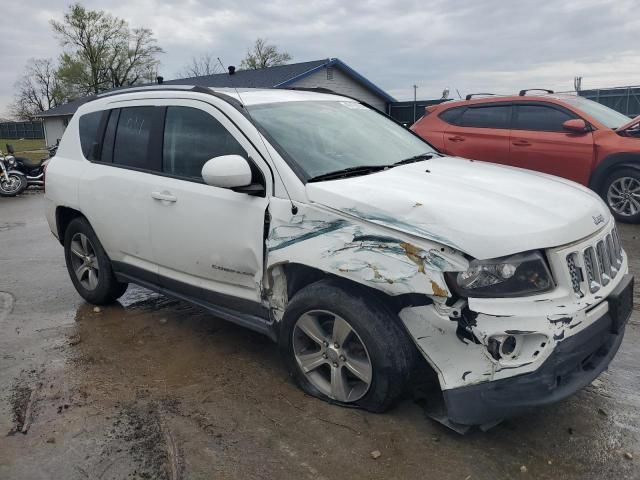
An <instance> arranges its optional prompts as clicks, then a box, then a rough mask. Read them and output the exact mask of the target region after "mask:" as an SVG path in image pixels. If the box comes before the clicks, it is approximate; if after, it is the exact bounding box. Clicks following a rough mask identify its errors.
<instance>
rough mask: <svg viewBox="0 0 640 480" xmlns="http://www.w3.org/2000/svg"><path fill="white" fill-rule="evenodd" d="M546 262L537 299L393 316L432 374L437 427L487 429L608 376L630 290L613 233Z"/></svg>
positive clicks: (474, 301)
mask: <svg viewBox="0 0 640 480" xmlns="http://www.w3.org/2000/svg"><path fill="white" fill-rule="evenodd" d="M598 248H599V249H600V252H601V254H600V256H598V255H597V254H596V255H594V257H593V259H594V262H593V263H591V252H592V251H593V252H596V251H597V250H598ZM546 257H547V260H548V265H549V270H550V272H552V278H553V279H554V282H555V283H554V286H553V288H548V289H546V290H545V291H544V292H542V293H537V294H534V295H528V296H513V297H506V298H505V297H503V298H466V299H464V300H463V299H461V300H458V301H457V302H456V303H455V304H453V306H451V307H442V306H439V305H437V304H433V305H428V306H421V307H416V308H406V309H404V310H403V311H401V312H400V318H401V319H402V320H403V322H404V323H405V325H406V326H407V328H408V330H409V331H410V332H411V334H412V336H413V337H414V339H416V342H417V345H418V346H419V348H420V349H421V351H422V352H423V354H424V355H425V357H428V358H429V361H430V363H431V365H432V366H433V367H434V369H436V371H437V373H438V376H439V379H440V384H441V387H442V390H443V396H444V401H445V405H446V414H445V415H442V414H440V418H438V420H441V421H444V423H447V424H449V425H450V426H454V427H459V426H460V425H492V424H495V423H496V422H499V421H500V420H502V419H504V418H507V417H511V416H514V415H518V414H522V413H523V412H525V411H527V409H530V408H532V407H535V406H540V405H546V404H550V403H554V402H556V401H559V400H561V399H563V398H566V397H568V396H570V395H571V394H573V393H575V392H576V391H577V390H579V389H581V388H583V387H584V386H585V385H587V384H589V383H590V382H592V381H593V380H594V379H595V378H596V377H597V376H598V375H599V374H600V373H601V372H602V371H603V370H604V369H606V368H607V366H608V364H609V363H610V361H611V359H612V358H613V357H614V355H615V354H616V352H617V350H618V347H619V346H620V343H621V342H622V338H623V335H624V324H625V322H626V320H627V319H628V317H629V315H630V311H631V304H632V299H631V295H632V293H631V292H632V291H633V277H631V276H630V275H628V266H627V258H626V255H625V253H624V251H623V250H622V248H620V246H619V242H618V240H617V233H616V231H615V228H614V227H613V225H610V226H609V227H608V228H605V229H603V230H602V231H601V232H600V233H597V234H596V235H594V236H593V237H590V238H589V239H587V240H585V241H583V242H578V243H576V244H572V245H569V246H565V247H560V248H556V249H548V250H547V251H546ZM541 286H544V285H541Z"/></svg>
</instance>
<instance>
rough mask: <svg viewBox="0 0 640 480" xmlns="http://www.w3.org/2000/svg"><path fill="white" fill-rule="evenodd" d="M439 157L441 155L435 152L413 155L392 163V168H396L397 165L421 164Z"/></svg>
mask: <svg viewBox="0 0 640 480" xmlns="http://www.w3.org/2000/svg"><path fill="white" fill-rule="evenodd" d="M440 156H441V155H440V154H439V153H436V152H428V153H421V154H420V155H414V156H413V157H409V158H405V159H404V160H400V161H399V162H396V163H394V164H393V166H394V167H397V166H398V165H406V164H407V163H415V162H422V161H423V160H430V159H432V158H433V157H440Z"/></svg>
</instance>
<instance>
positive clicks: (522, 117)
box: [513, 105, 575, 132]
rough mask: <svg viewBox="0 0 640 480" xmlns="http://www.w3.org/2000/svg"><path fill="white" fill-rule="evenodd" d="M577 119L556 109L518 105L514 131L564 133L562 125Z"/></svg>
mask: <svg viewBox="0 0 640 480" xmlns="http://www.w3.org/2000/svg"><path fill="white" fill-rule="evenodd" d="M572 118H575V117H573V116H571V115H569V114H568V113H566V112H564V111H561V110H558V109H556V108H551V107H545V106H543V105H518V107H517V111H516V118H515V120H514V125H513V129H514V130H536V131H540V132H563V131H565V130H564V128H563V127H562V124H563V123H564V122H566V121H567V120H571V119H572Z"/></svg>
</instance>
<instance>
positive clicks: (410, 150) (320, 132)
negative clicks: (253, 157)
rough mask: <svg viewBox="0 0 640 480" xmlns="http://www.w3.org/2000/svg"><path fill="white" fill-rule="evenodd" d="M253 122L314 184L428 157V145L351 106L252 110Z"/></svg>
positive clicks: (343, 103)
mask: <svg viewBox="0 0 640 480" xmlns="http://www.w3.org/2000/svg"><path fill="white" fill-rule="evenodd" d="M249 110H250V112H251V117H252V118H253V120H254V121H255V122H257V123H258V125H259V126H261V127H262V128H263V129H264V130H266V132H267V133H268V134H269V135H270V137H271V138H272V139H273V140H275V142H277V145H278V146H279V147H280V148H281V149H283V150H284V151H285V153H286V154H287V156H288V157H289V158H290V159H291V160H292V161H293V162H294V163H295V164H296V166H297V167H299V170H301V176H302V177H306V179H305V180H308V179H310V178H313V177H316V176H320V175H324V174H328V173H330V172H335V171H339V170H344V169H347V168H358V167H368V166H376V167H383V166H387V165H389V166H391V165H393V164H394V163H395V162H398V161H401V160H404V159H407V158H410V157H413V156H416V155H421V154H424V153H428V152H435V150H433V148H432V147H431V146H429V144H428V143H426V142H424V141H423V140H421V139H420V138H419V137H417V136H416V135H414V134H412V133H411V132H410V131H408V130H407V129H405V128H403V127H401V126H400V125H398V124H397V123H395V122H394V121H393V120H390V119H389V118H387V117H385V116H384V115H381V114H380V113H378V112H376V111H375V110H372V109H370V108H368V107H365V106H364V105H361V104H360V103H357V102H353V101H295V102H282V103H270V104H263V105H254V106H250V107H249Z"/></svg>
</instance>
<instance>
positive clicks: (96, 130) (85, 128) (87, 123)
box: [78, 111, 105, 160]
mask: <svg viewBox="0 0 640 480" xmlns="http://www.w3.org/2000/svg"><path fill="white" fill-rule="evenodd" d="M104 114H105V112H103V111H100V112H92V113H87V114H85V115H82V116H81V117H80V120H79V125H78V129H79V131H80V146H81V147H82V154H83V155H84V156H85V158H86V159H87V160H98V159H99V158H98V155H100V142H101V140H102V139H101V138H99V137H100V134H101V133H102V132H101V130H100V125H101V124H102V117H103V116H104Z"/></svg>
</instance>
